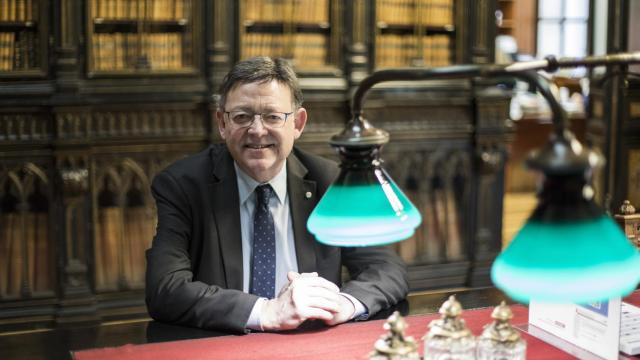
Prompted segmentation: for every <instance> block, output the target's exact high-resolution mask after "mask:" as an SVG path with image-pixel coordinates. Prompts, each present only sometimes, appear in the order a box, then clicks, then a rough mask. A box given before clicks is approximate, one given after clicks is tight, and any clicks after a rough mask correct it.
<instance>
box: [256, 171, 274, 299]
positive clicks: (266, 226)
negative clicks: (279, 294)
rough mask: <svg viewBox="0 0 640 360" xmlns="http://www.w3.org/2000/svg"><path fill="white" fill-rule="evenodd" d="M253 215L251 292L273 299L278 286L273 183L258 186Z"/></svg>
mask: <svg viewBox="0 0 640 360" xmlns="http://www.w3.org/2000/svg"><path fill="white" fill-rule="evenodd" d="M255 192H256V198H257V201H256V209H255V214H254V217H253V254H252V258H251V290H250V291H251V293H252V294H255V295H258V296H261V297H266V298H267V299H271V298H273V297H274V295H275V288H276V234H275V228H274V226H273V217H272V216H271V212H270V211H269V199H270V198H271V194H272V193H273V189H272V188H271V185H269V184H266V185H260V186H258V187H257V188H256V190H255Z"/></svg>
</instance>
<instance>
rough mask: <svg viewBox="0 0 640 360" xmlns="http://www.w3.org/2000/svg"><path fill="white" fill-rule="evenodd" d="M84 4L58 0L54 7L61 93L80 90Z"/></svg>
mask: <svg viewBox="0 0 640 360" xmlns="http://www.w3.org/2000/svg"><path fill="white" fill-rule="evenodd" d="M81 5H82V2H80V1H73V0H58V1H56V2H55V5H54V9H53V11H54V14H55V15H56V18H57V19H58V21H57V22H55V29H54V34H55V36H54V38H55V43H54V52H55V59H56V60H55V65H54V72H55V74H56V76H55V77H56V86H57V88H58V89H59V90H60V91H63V92H69V91H74V90H75V89H77V88H78V81H79V70H78V67H79V64H78V45H79V44H78V43H79V40H80V38H84V37H82V36H81V34H80V30H81V29H82V27H81V26H80V24H81V23H82V19H83V17H82V16H81V15H82V12H81Z"/></svg>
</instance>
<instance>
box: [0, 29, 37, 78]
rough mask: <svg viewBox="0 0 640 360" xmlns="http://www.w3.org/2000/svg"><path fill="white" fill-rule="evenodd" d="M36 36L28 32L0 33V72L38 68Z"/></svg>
mask: <svg viewBox="0 0 640 360" xmlns="http://www.w3.org/2000/svg"><path fill="white" fill-rule="evenodd" d="M37 49H38V34H37V33H34V32H30V31H19V32H2V33H0V71H14V70H28V69H34V68H37V67H38V58H37V56H36V54H37V53H36V51H37Z"/></svg>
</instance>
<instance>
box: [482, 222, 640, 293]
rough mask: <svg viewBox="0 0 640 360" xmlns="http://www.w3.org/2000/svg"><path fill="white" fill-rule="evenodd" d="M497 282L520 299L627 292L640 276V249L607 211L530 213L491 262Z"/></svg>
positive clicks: (632, 287) (492, 275)
mask: <svg viewBox="0 0 640 360" xmlns="http://www.w3.org/2000/svg"><path fill="white" fill-rule="evenodd" d="M491 277H492V279H493V282H494V284H495V285H496V286H497V287H499V288H500V289H502V290H503V291H505V293H507V295H509V296H510V297H511V298H513V299H514V300H516V301H520V302H525V303H528V302H529V300H532V299H533V300H536V301H548V302H556V303H557V302H567V303H568V302H571V303H587V302H594V301H601V300H606V299H609V298H611V297H615V296H624V295H626V294H628V293H630V292H632V291H633V290H634V289H635V287H636V285H637V284H638V282H639V281H640V254H639V253H638V251H637V250H636V249H635V248H634V247H633V246H632V245H631V243H630V242H629V241H628V240H627V238H626V237H625V235H624V234H623V233H622V231H621V230H620V228H619V227H618V226H617V225H616V224H615V223H614V222H613V220H611V218H610V217H609V216H607V215H605V214H603V215H601V216H600V217H598V218H596V219H585V220H579V221H576V222H567V223H549V222H542V221H539V220H535V219H531V220H529V221H528V222H527V224H526V225H525V226H524V227H523V228H522V229H521V230H520V232H519V233H518V234H517V235H516V237H515V238H514V239H513V241H512V242H511V244H510V245H509V246H508V247H507V249H505V250H504V251H503V252H502V253H501V254H500V256H498V258H497V259H496V261H495V262H494V264H493V268H492V271H491Z"/></svg>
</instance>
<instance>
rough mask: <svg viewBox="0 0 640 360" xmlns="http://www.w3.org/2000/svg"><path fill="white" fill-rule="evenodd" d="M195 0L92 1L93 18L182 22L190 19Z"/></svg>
mask: <svg viewBox="0 0 640 360" xmlns="http://www.w3.org/2000/svg"><path fill="white" fill-rule="evenodd" d="M192 2H193V0H153V1H145V0H91V14H92V17H93V18H103V19H138V18H145V19H147V20H180V19H185V18H189V17H190V16H191V11H192V8H193V4H192Z"/></svg>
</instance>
